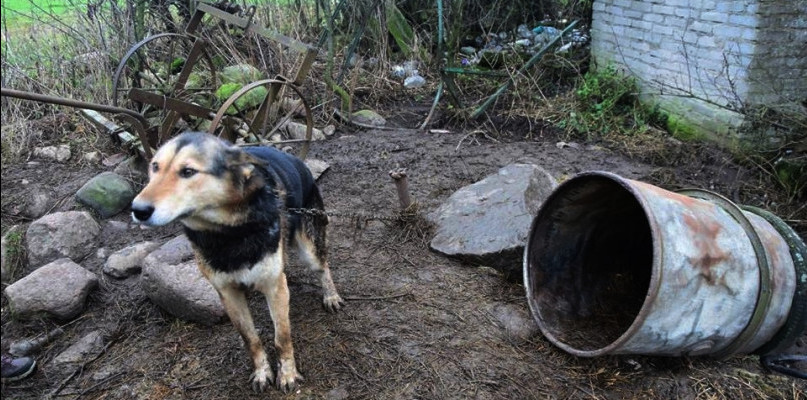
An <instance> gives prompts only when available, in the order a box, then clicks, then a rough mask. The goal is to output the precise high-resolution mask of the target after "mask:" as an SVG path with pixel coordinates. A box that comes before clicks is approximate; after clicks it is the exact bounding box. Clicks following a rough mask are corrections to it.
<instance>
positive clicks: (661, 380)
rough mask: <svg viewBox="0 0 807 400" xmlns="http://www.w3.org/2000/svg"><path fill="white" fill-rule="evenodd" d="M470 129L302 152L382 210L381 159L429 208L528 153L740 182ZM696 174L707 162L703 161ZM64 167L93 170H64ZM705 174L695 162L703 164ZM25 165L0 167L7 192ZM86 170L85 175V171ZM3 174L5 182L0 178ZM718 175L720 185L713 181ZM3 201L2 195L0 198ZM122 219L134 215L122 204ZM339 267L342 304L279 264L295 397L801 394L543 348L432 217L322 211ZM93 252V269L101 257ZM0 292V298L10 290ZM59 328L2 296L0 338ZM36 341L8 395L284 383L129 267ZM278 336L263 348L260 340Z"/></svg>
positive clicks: (215, 394)
mask: <svg viewBox="0 0 807 400" xmlns="http://www.w3.org/2000/svg"><path fill="white" fill-rule="evenodd" d="M476 139H477V138H476V137H472V136H466V135H465V134H425V133H416V132H408V131H369V132H360V133H356V134H353V135H341V137H335V138H331V139H329V140H328V141H326V142H321V143H315V144H314V145H313V146H312V150H311V153H310V155H309V157H312V158H318V159H322V160H325V161H327V162H329V163H330V164H331V169H330V170H329V171H327V172H326V173H325V174H324V175H323V177H322V178H321V179H320V181H319V182H320V186H321V188H322V191H323V196H324V198H325V202H326V206H327V207H329V208H330V209H331V210H334V211H337V212H359V213H366V214H373V213H378V214H385V215H386V214H390V213H391V212H394V210H395V209H396V207H397V198H396V195H395V189H394V187H393V185H392V183H391V181H390V179H389V177H388V176H387V172H388V171H389V170H391V169H393V168H395V167H405V168H407V169H408V173H409V177H410V187H411V189H412V194H413V197H414V198H415V199H416V200H418V201H419V202H420V205H421V210H423V211H424V212H429V211H431V210H433V209H434V208H435V207H436V206H437V205H438V204H439V203H440V202H441V201H443V200H444V199H446V198H447V197H448V196H449V195H450V194H451V193H453V191H455V190H456V189H458V188H460V187H462V186H464V185H467V184H470V183H473V182H475V181H477V180H479V179H481V178H483V177H484V176H486V175H489V174H491V173H494V172H495V171H496V170H498V169H499V168H500V167H502V166H504V165H507V164H509V163H513V162H532V163H536V164H538V165H541V166H543V167H544V168H546V169H547V170H548V171H549V172H550V173H552V174H553V175H554V176H555V177H557V178H559V179H561V180H563V179H565V178H568V177H570V176H572V175H573V174H575V173H577V172H581V171H585V170H595V169H596V170H607V171H611V172H615V173H618V174H621V175H623V176H625V177H628V178H633V179H640V180H645V181H649V182H651V183H658V182H659V180H660V179H661V178H660V177H664V180H669V179H671V178H670V177H671V176H673V177H676V178H675V179H673V180H674V181H676V182H677V183H678V184H680V185H693V184H695V185H699V186H702V187H709V185H711V186H712V189H715V190H722V191H723V192H724V193H732V192H733V191H736V190H739V189H738V188H740V187H741V185H742V182H740V181H738V180H737V179H736V177H738V176H742V174H743V173H744V172H743V171H742V170H741V169H740V168H739V167H736V166H733V165H730V164H725V163H724V161H721V160H717V161H715V160H708V161H707V162H706V163H704V164H700V165H695V164H692V165H683V166H680V167H679V168H676V169H671V168H668V167H659V166H653V165H647V164H642V163H637V162H635V161H631V160H629V159H627V158H626V157H624V156H621V155H619V154H617V153H616V152H612V151H609V150H606V149H598V148H593V149H592V148H586V147H585V146H581V148H558V147H557V146H556V145H555V143H556V140H554V139H552V140H550V139H537V140H529V141H513V142H506V143H496V142H492V141H490V140H488V139H485V138H478V139H479V140H478V141H477V140H476ZM704 171H706V173H704ZM64 174H65V175H68V176H63V177H61V179H60V180H61V181H70V180H71V179H73V178H75V177H76V176H79V175H80V174H86V168H84V169H78V170H76V171H64ZM699 174H700V175H699ZM22 175H24V174H23V173H21V172H19V170H4V176H3V181H4V182H3V189H4V191H5V190H6V189H7V188H8V189H12V190H13V189H14V188H17V189H19V187H18V186H17V185H18V184H17V183H15V182H17V181H15V179H16V180H19V179H21V176H22ZM82 176H83V175H82ZM7 177H8V179H9V180H10V181H9V184H8V187H7V184H6V179H7ZM715 186H716V187H715ZM4 212H5V209H4ZM114 219H116V220H120V221H127V220H128V217H127V216H125V215H119V216H117V217H115V218H114ZM178 230H179V227H178V226H172V227H167V228H164V229H160V230H149V231H143V230H141V229H140V228H137V227H132V228H130V229H129V231H128V232H129V233H127V234H126V235H124V236H120V235H103V237H104V239H103V240H104V242H103V243H102V244H101V246H103V247H105V248H108V249H109V250H112V251H114V250H117V249H119V248H121V247H123V246H125V245H127V244H131V243H134V242H137V241H139V240H143V239H155V240H165V238H167V237H170V236H171V235H172V234H173V233H174V232H176V231H178ZM329 235H330V236H329V239H330V245H329V249H330V257H331V265H332V269H333V274H334V280H335V281H336V284H337V286H338V288H339V289H340V291H341V293H342V295H343V296H344V297H346V298H347V299H348V304H347V307H346V308H345V309H344V311H343V312H341V313H339V314H336V315H332V314H328V313H327V312H325V311H324V310H322V309H321V307H320V295H319V288H318V287H317V284H316V282H317V280H316V278H315V276H314V275H313V274H311V273H309V272H308V271H304V270H303V269H302V268H301V267H299V266H297V265H294V266H292V267H291V268H289V274H288V275H289V280H290V287H291V293H292V313H291V320H292V327H293V331H292V334H293V340H294V344H295V349H296V356H297V358H298V363H299V367H300V371H301V372H302V374H303V375H304V376H305V377H306V381H305V382H304V383H303V385H302V386H301V388H300V390H299V392H297V393H294V394H291V395H288V396H287V397H292V398H328V399H348V398H349V399H356V398H379V399H392V398H395V399H397V398H400V399H412V398H423V399H449V398H480V399H489V398H490V399H521V398H730V399H757V398H794V397H796V398H804V396H805V392H804V390H803V389H802V386H799V384H800V383H797V382H796V381H795V380H792V379H789V378H783V377H780V376H777V375H768V374H764V373H763V372H762V371H761V370H760V368H759V366H758V362H757V360H756V358H754V357H738V358H733V359H730V360H729V361H726V362H719V361H713V360H708V359H683V358H656V357H604V358H599V359H581V358H575V357H572V356H570V355H567V354H566V353H564V352H562V351H560V350H559V349H557V348H555V347H554V346H553V345H551V344H550V343H549V342H548V341H547V340H546V339H544V338H543V337H542V336H541V334H540V333H539V332H538V331H537V329H536V328H535V326H534V324H533V323H532V321H531V317H530V316H529V311H528V307H527V304H526V301H525V299H524V290H523V287H522V286H521V285H520V284H519V283H513V282H507V281H505V280H504V279H502V277H501V276H499V275H498V274H497V273H496V272H495V271H493V270H491V269H488V268H484V267H478V266H473V265H467V264H462V263H459V262H457V261H454V260H450V259H447V258H445V257H442V256H440V255H437V254H435V253H432V252H430V251H429V250H428V240H430V239H431V236H430V233H429V229H428V227H427V226H425V225H424V224H415V225H412V224H410V225H401V224H399V223H394V222H378V221H375V222H368V223H366V224H361V225H360V226H358V227H357V226H356V224H355V222H354V221H352V220H350V219H346V218H334V219H333V220H332V222H331V224H330V225H329ZM82 265H84V266H85V267H87V268H89V269H91V270H93V271H95V272H97V273H99V275H102V274H101V273H100V261H99V260H98V259H96V258H95V257H89V258H88V259H87V260H84V262H82ZM250 303H251V306H252V309H253V314H254V315H255V316H256V325H257V326H258V327H259V329H260V330H261V332H262V336H263V337H264V339H265V341H266V340H267V339H268V338H270V337H271V322H270V320H269V316H268V312H267V308H266V304H265V303H264V302H263V299H262V298H260V297H259V296H253V297H252V298H251V301H250ZM4 305H5V303H4ZM54 326H55V324H54V323H53V322H50V321H44V320H42V321H30V322H20V321H12V319H11V318H10V316H9V315H8V313H7V312H6V311H5V307H4V311H3V341H4V345H6V343H5V342H6V340H8V339H7V338H9V337H23V336H27V335H33V334H36V333H38V332H40V331H41V330H43V329H51V328H53V327H54ZM94 329H103V330H104V331H105V332H108V333H109V334H110V335H111V337H110V341H109V345H108V346H109V347H108V350H107V351H106V353H104V354H103V355H102V356H101V357H99V358H98V359H97V360H95V361H94V362H92V363H90V364H88V365H87V366H86V368H85V369H84V370H83V371H82V372H81V373H79V374H77V375H75V376H73V377H72V378H70V379H67V380H65V377H64V376H59V374H58V373H57V372H58V371H49V370H48V361H49V360H50V359H52V358H53V357H54V356H55V355H57V354H58V353H59V352H60V351H61V350H62V349H64V348H65V347H66V346H67V345H69V343H71V340H74V338H77V337H80V336H81V335H83V334H84V333H87V332H89V331H91V330H94ZM66 330H67V331H68V334H67V335H65V336H63V337H62V338H61V339H60V340H58V341H56V342H55V343H54V344H52V345H51V346H50V347H48V348H46V349H45V350H44V351H43V352H42V353H41V354H40V355H39V360H40V363H41V365H42V369H41V372H40V373H37V374H36V375H35V376H34V377H33V378H31V379H28V380H25V381H22V382H20V383H14V384H9V385H5V386H4V387H3V398H41V397H43V395H45V394H48V393H51V392H53V391H54V390H56V389H60V394H61V395H63V396H65V397H66V398H76V397H80V398H98V399H129V398H149V399H174V398H210V399H217V398H242V397H246V398H278V397H283V396H281V394H280V393H279V392H277V391H274V390H272V391H270V392H269V393H266V394H264V395H262V396H259V395H255V394H253V393H252V392H251V391H249V386H248V384H247V380H248V377H249V374H250V369H249V362H248V360H247V357H246V354H245V351H244V350H243V348H242V344H241V339H240V338H239V337H238V335H237V334H236V332H235V331H234V330H233V329H232V327H231V326H230V325H229V323H227V322H225V323H221V324H219V325H217V326H214V327H212V328H207V327H203V326H199V325H196V324H191V323H185V322H182V321H177V320H175V319H173V318H170V317H167V316H165V315H163V313H162V312H161V311H160V310H159V309H157V308H156V306H154V305H153V304H151V303H150V302H149V301H148V300H147V299H146V298H145V295H144V293H143V292H142V290H141V289H140V287H139V284H138V282H137V279H136V278H132V279H129V280H126V281H116V280H112V279H111V278H107V277H104V278H102V283H101V287H100V290H98V291H97V292H95V293H94V294H93V295H91V298H90V302H89V306H88V311H87V312H85V314H84V316H82V317H81V318H79V319H78V320H77V321H75V322H72V323H70V324H68V325H67V327H66ZM270 347H271V346H270ZM273 355H274V354H273V352H272V351H270V357H272V356H273Z"/></svg>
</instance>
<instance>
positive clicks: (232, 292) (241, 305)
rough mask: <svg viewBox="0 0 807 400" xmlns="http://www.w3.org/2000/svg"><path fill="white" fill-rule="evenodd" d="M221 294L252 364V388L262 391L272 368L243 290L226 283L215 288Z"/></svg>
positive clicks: (269, 380) (268, 380) (270, 379)
mask: <svg viewBox="0 0 807 400" xmlns="http://www.w3.org/2000/svg"><path fill="white" fill-rule="evenodd" d="M216 289H217V290H218V292H219V296H221V302H222V303H223V304H224V309H225V310H226V311H227V315H228V316H229V317H230V321H232V322H233V325H235V329H236V330H238V333H240V334H241V338H242V339H244V345H245V346H246V347H247V351H248V352H249V356H250V358H252V364H253V365H254V367H255V371H254V372H252V375H251V376H250V381H251V382H252V390H254V391H256V392H263V391H264V390H265V389H266V384H267V383H268V382H271V381H272V380H273V377H272V368H271V367H270V366H269V362H268V361H267V359H266V351H265V350H264V348H263V343H261V338H260V337H259V336H258V332H257V331H256V330H255V324H254V323H253V322H252V314H250V313H249V306H248V303H247V298H246V296H245V295H244V292H243V291H241V290H240V289H239V288H236V287H233V286H230V285H227V286H225V287H222V288H216Z"/></svg>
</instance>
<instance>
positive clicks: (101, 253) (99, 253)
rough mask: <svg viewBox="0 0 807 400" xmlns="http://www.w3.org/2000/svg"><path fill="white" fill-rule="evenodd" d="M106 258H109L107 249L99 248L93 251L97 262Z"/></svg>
mask: <svg viewBox="0 0 807 400" xmlns="http://www.w3.org/2000/svg"><path fill="white" fill-rule="evenodd" d="M107 257H109V249H107V248H106V247H101V248H99V249H98V250H96V251H95V258H97V259H99V260H106V258H107Z"/></svg>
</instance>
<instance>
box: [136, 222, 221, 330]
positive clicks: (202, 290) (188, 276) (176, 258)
mask: <svg viewBox="0 0 807 400" xmlns="http://www.w3.org/2000/svg"><path fill="white" fill-rule="evenodd" d="M192 257H193V253H192V251H191V248H190V243H189V242H188V239H187V238H185V236H179V237H177V238H175V239H173V240H171V241H169V242H168V243H166V244H164V245H163V246H161V247H160V248H159V249H157V250H155V251H154V252H152V253H151V254H149V255H148V256H147V257H146V259H145V261H144V262H143V271H142V272H141V274H140V283H141V285H142V286H143V290H145V292H146V294H147V295H148V297H149V299H150V300H151V301H152V302H154V303H155V304H157V305H158V306H160V307H161V308H162V309H163V310H165V311H167V312H168V313H170V314H171V315H174V316H176V317H179V318H181V319H184V320H188V321H193V322H198V323H201V324H204V325H213V324H215V323H217V322H219V321H220V320H221V319H222V317H224V315H225V314H224V306H223V305H222V304H221V300H220V299H219V295H218V293H216V290H215V289H214V288H213V286H212V285H210V283H209V282H208V281H207V279H205V278H204V276H202V273H201V272H200V271H199V268H197V267H196V262H195V261H193V260H189V259H191V258H192Z"/></svg>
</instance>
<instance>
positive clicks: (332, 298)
mask: <svg viewBox="0 0 807 400" xmlns="http://www.w3.org/2000/svg"><path fill="white" fill-rule="evenodd" d="M344 305H345V301H344V300H342V297H340V296H339V293H332V294H326V295H325V296H324V297H323V298H322V307H324V308H325V309H326V310H327V311H328V312H337V311H339V310H340V309H341V308H342V307H344Z"/></svg>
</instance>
